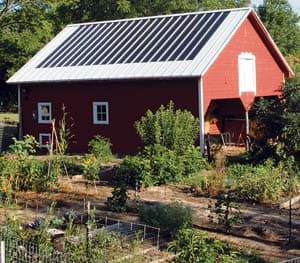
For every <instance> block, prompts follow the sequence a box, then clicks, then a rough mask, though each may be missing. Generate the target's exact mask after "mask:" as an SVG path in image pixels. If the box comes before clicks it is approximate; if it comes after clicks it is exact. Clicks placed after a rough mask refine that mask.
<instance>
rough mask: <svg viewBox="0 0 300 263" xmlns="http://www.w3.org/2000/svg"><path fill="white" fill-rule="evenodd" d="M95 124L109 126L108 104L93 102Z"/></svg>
mask: <svg viewBox="0 0 300 263" xmlns="http://www.w3.org/2000/svg"><path fill="white" fill-rule="evenodd" d="M93 122H94V124H108V123H109V121H108V102H93Z"/></svg>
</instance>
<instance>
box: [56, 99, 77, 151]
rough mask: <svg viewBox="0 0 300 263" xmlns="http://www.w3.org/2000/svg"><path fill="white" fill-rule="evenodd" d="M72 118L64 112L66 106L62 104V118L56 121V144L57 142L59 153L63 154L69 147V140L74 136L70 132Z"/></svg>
mask: <svg viewBox="0 0 300 263" xmlns="http://www.w3.org/2000/svg"><path fill="white" fill-rule="evenodd" d="M71 121H72V118H70V117H69V114H68V113H67V112H66V107H65V105H64V104H63V105H62V118H61V120H60V121H59V123H58V144H59V154H61V155H64V154H65V153H66V152H67V150H68V147H69V141H70V140H71V139H72V138H73V137H74V135H72V134H71V128H72V126H73V124H71V123H70V122H71Z"/></svg>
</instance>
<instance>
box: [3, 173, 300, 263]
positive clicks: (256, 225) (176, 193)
mask: <svg viewBox="0 0 300 263" xmlns="http://www.w3.org/2000/svg"><path fill="white" fill-rule="evenodd" d="M111 191H112V186H111V184H110V183H109V182H108V181H100V182H99V183H97V185H96V186H94V185H93V184H86V183H85V182H84V180H72V179H71V178H68V177H62V178H60V180H59V186H58V187H57V188H56V189H55V190H53V191H51V192H46V193H34V192H20V193H17V194H16V203H17V205H15V206H14V207H10V208H9V209H7V208H6V209H4V208H2V209H1V210H0V213H1V219H2V220H4V219H5V214H6V215H8V214H10V215H14V216H17V217H19V218H20V219H21V220H22V221H23V222H24V223H29V222H31V221H32V220H34V219H35V218H37V217H41V216H44V215H45V214H46V212H47V208H48V207H49V205H51V203H52V202H56V209H55V213H57V214H60V215H63V214H64V213H65V212H67V211H69V210H72V211H77V212H79V213H83V211H84V206H85V205H86V202H87V201H90V202H91V208H94V207H95V208H96V210H97V214H98V215H101V216H104V217H105V216H108V217H113V218H115V219H120V220H126V221H132V222H138V215H137V213H136V212H134V211H136V210H135V206H136V201H147V202H160V203H171V202H174V201H177V202H181V203H183V204H185V205H188V206H190V207H191V208H192V209H193V210H194V212H195V214H194V226H195V227H197V228H199V229H204V230H207V231H208V232H209V235H210V236H212V237H216V238H217V239H220V240H224V241H228V242H229V243H230V244H232V245H233V246H234V247H236V248H239V249H240V248H241V247H242V248H244V249H251V250H255V251H257V253H258V254H261V255H262V256H263V258H265V259H267V260H271V259H272V260H273V259H277V260H283V259H287V258H293V257H297V256H300V247H299V238H298V237H299V234H300V231H299V229H300V211H299V209H295V210H293V220H294V230H293V237H294V238H295V240H294V242H293V243H292V244H291V245H290V246H287V245H286V243H287V234H288V211H287V210H286V209H279V207H278V206H274V205H258V204H251V203H243V204H241V212H242V216H243V222H242V223H241V224H240V225H237V226H236V227H234V228H233V229H232V232H230V234H225V233H222V231H221V230H220V229H218V227H216V226H215V225H212V224H211V223H210V221H209V218H208V215H209V214H210V210H209V209H208V206H209V204H211V203H212V202H214V199H211V198H206V197H198V196H194V194H193V193H191V192H188V191H187V190H186V187H184V186H182V187H181V186H160V187H150V188H148V189H146V190H143V191H141V192H137V193H136V192H135V191H132V190H131V191H130V192H129V194H130V197H131V199H130V202H128V204H129V206H130V208H131V209H129V210H130V211H133V212H124V213H112V212H110V211H107V208H106V206H105V204H104V203H105V202H106V200H107V197H108V196H110V195H111ZM296 207H297V208H298V203H297V204H295V208H296ZM145 262H147V261H145Z"/></svg>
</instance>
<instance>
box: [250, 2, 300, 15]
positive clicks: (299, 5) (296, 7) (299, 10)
mask: <svg viewBox="0 0 300 263" xmlns="http://www.w3.org/2000/svg"><path fill="white" fill-rule="evenodd" d="M251 2H252V3H253V4H255V5H259V4H261V3H262V2H263V0H251ZM289 3H290V4H291V6H292V7H293V9H294V10H295V11H296V12H297V13H298V14H300V0H289Z"/></svg>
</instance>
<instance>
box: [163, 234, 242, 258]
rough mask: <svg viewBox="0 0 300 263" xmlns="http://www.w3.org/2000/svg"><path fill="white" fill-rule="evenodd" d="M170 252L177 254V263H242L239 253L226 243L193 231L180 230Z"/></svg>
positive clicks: (171, 243) (169, 247)
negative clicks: (238, 257) (238, 258)
mask: <svg viewBox="0 0 300 263" xmlns="http://www.w3.org/2000/svg"><path fill="white" fill-rule="evenodd" d="M168 250H169V251H171V252H173V253H175V254H176V258H175V262H178V263H179V262H180V263H192V262H193V263H215V262H240V261H238V260H237V253H236V252H234V251H233V250H232V249H231V248H230V247H229V246H228V245H227V244H226V243H223V242H221V241H218V240H213V239H210V238H209V237H208V235H207V233H205V232H200V231H195V230H193V229H181V230H179V231H178V233H177V234H176V236H175V239H174V240H173V241H171V242H170V244H169V246H168Z"/></svg>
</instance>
